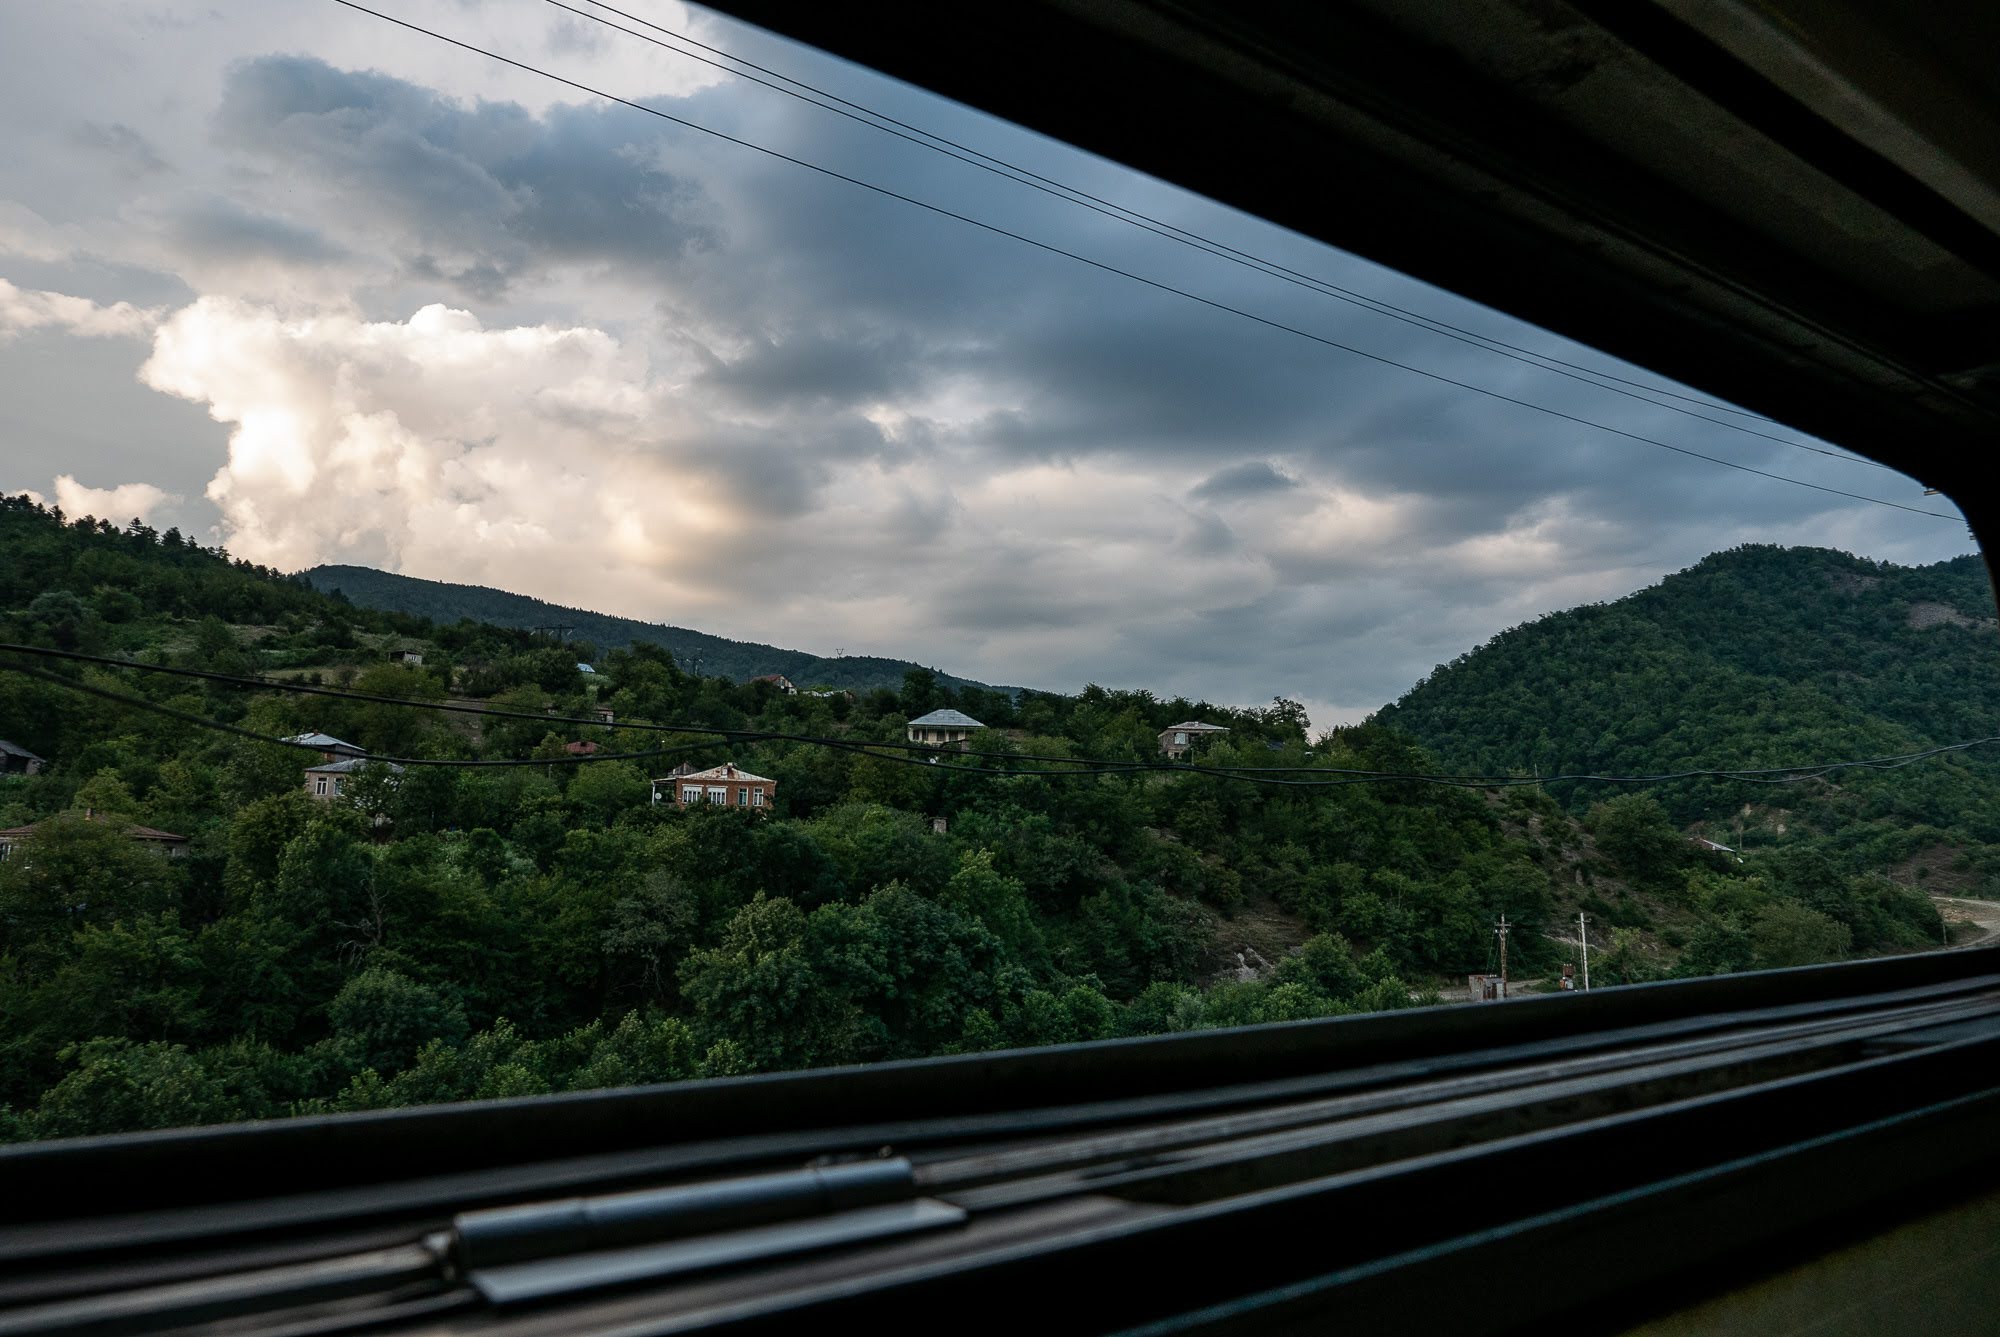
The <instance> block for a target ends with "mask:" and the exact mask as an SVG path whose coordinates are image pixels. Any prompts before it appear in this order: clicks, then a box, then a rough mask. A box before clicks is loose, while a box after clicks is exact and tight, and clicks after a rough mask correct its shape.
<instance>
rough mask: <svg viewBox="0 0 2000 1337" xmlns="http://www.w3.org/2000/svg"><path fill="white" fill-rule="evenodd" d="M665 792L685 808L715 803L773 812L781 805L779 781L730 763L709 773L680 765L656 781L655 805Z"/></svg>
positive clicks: (754, 810)
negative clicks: (753, 773)
mask: <svg viewBox="0 0 2000 1337" xmlns="http://www.w3.org/2000/svg"><path fill="white" fill-rule="evenodd" d="M663 789H664V790H665V792H666V793H667V794H668V795H669V796H670V797H671V798H672V799H673V801H674V803H675V805H676V806H678V807H682V808H692V807H695V806H697V805H699V804H715V805H718V806H721V807H725V808H747V809H749V810H750V811H752V812H769V811H770V810H771V808H772V807H773V806H775V805H776V803H777V795H778V782H777V781H776V780H773V779H771V778H770V777H769V776H767V775H752V774H751V773H750V772H749V771H746V770H744V769H743V768H742V767H740V766H738V765H737V764H736V763H735V762H733V761H726V762H724V763H723V764H722V765H720V766H711V767H710V768H709V769H707V770H705V771H696V770H688V769H685V768H683V767H680V766H676V767H675V768H674V773H673V774H672V775H668V776H663V777H661V778H660V779H658V780H655V781H653V802H655V803H658V802H659V801H660V795H661V791H662V790H663Z"/></svg>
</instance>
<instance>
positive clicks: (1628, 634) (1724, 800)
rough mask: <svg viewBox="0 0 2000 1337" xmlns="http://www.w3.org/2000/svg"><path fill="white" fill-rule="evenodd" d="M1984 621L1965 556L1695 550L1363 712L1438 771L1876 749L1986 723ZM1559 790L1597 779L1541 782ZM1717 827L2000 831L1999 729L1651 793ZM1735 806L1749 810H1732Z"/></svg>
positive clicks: (1990, 702) (1726, 761)
mask: <svg viewBox="0 0 2000 1337" xmlns="http://www.w3.org/2000/svg"><path fill="white" fill-rule="evenodd" d="M1996 651H2000V635H1996V631H1995V625H1994V619H1993V593H1992V589H1991V587H1990V585H1989V584H1988V580H1987V575H1986V570H1985V568H1984V566H1983V565H1982V563H1981V562H1980V560H1979V558H1977V557H1975V556H1965V557H1958V558H1953V559H1951V560H1949V561H1945V562H1939V563H1935V564H1933V565H1929V566H1918V567H1905V566H1897V565H1894V564H1892V563H1887V562H1879V561H1871V560H1867V559H1864V558H1859V557H1855V556H1852V555H1850V554H1848V553H1844V552H1836V551H1832V550H1829V549H1823V548H1780V547H1773V546H1765V545H1753V546H1745V547H1740V548H1735V549H1731V550H1729V551H1726V552H1719V553H1714V554H1711V555H1710V556H1708V557H1706V558H1704V559H1702V560H1701V561H1700V562H1698V563H1696V564H1695V565H1694V566H1692V567H1689V568H1688V569H1686V570H1684V571H1681V572H1677V573H1675V574H1673V575H1670V576H1668V577H1667V578H1666V579H1665V580H1663V581H1661V582H1660V583H1659V584H1658V585H1654V586H1651V587H1649V588H1647V589H1643V590H1639V591H1636V592H1634V593H1632V594H1629V595H1627V596H1625V597H1624V598H1621V599H1617V600H1614V601H1612V602H1610V603H1605V604H1592V605H1586V606H1584V607H1580V608H1572V609H1569V610H1566V611H1563V612H1558V613H1551V614H1549V615H1547V616H1545V617H1542V618H1539V619H1537V620H1535V621H1533V622H1529V623H1525V624H1523V625H1521V626H1518V627H1515V628H1512V629H1511V630H1508V631H1505V632H1502V633H1501V634H1499V635H1498V636H1495V637H1494V638H1493V639H1492V640H1490V641H1488V642H1487V643H1486V644H1485V645H1483V646H1480V647H1478V648H1477V649H1474V650H1472V651H1469V652H1468V653H1466V654H1464V655H1461V656H1460V657H1459V658H1457V659H1455V660H1453V661H1452V662H1450V663H1449V664H1443V665H1440V666H1439V667H1438V668H1437V669H1436V670H1435V671H1434V672H1432V673H1431V674H1430V675H1429V676H1428V677H1426V678H1425V679H1424V680H1423V681H1421V682H1419V683H1418V684H1416V685H1415V686H1414V687H1412V688H1411V689H1410V691H1409V692H1407V693H1406V694H1405V695H1404V696H1403V697H1402V698H1401V699H1400V700H1399V701H1397V702H1395V703H1394V704H1392V705H1390V706H1386V707H1384V708H1383V709H1382V710H1381V711H1380V712H1379V713H1378V714H1377V716H1376V717H1375V718H1376V720H1377V722H1379V723H1381V724H1384V725H1387V726H1389V727H1391V728H1395V729H1398V730H1400V731H1402V732H1404V733H1406V734H1408V735H1410V736H1411V737H1413V738H1414V739H1416V740H1417V741H1418V742H1420V743H1421V744H1422V745H1423V746H1424V747H1426V748H1427V749H1428V750H1429V751H1431V752H1432V753H1434V754H1435V755H1436V756H1437V758H1438V759H1439V761H1440V762H1441V763H1442V764H1443V765H1444V766H1446V767H1447V768H1448V769H1450V770H1452V771H1455V772H1478V773H1482V774H1487V773H1499V774H1521V775H1535V774H1539V775H1551V774H1558V773H1571V774H1575V773H1596V774H1627V775H1630V774H1664V773H1673V772H1680V771H1685V770H1695V769H1730V770H1738V769H1749V768H1765V767H1779V766H1793V765H1798V764H1800V763H1803V762H1809V761H1832V760H1846V759H1860V758H1867V757H1878V756H1889V755H1895V754H1903V753H1909V752H1915V751H1920V750H1923V749H1926V748H1933V747H1941V746H1945V745H1949V744H1953V743H1958V742H1963V741H1967V740H1971V739H1978V738H1983V737H1987V736H1989V735H1992V734H1994V733H1996V732H2000V730H1996V729H1995V727H1994V725H1995V723H1996V721H2000V654H1996ZM1552 791H1553V792H1555V793H1556V795H1557V796H1558V797H1559V798H1561V799H1563V800H1564V801H1565V802H1567V803H1568V804H1569V805H1570V806H1571V807H1572V808H1575V807H1578V806H1580V805H1581V804H1583V803H1585V802H1587V801H1590V800H1593V799H1596V798H1601V797H1602V796H1603V792H1604V790H1603V786H1602V785H1593V786H1580V785H1572V786H1563V785H1556V786H1552ZM1650 792H1651V793H1652V794H1653V795H1654V797H1655V798H1657V799H1658V800H1659V801H1660V802H1661V803H1662V804H1663V805H1665V807H1666V808H1667V809H1668V811H1669V812H1670V813H1671V815H1672V816H1673V818H1674V819H1675V820H1676V821H1678V822H1680V823H1682V824H1684V825H1692V824H1697V823H1700V824H1707V825H1709V826H1712V827H1714V828H1716V829H1717V831H1718V833H1721V832H1728V831H1733V830H1735V829H1737V828H1738V827H1739V826H1740V827H1742V828H1743V829H1744V830H1745V831H1746V832H1747V834H1746V838H1752V837H1754V835H1755V828H1757V827H1759V826H1760V825H1765V826H1771V825H1774V824H1782V823H1783V822H1784V820H1785V818H1784V817H1783V816H1774V815H1773V814H1783V813H1791V814H1793V815H1794V816H1795V817H1796V818H1802V819H1804V820H1807V821H1808V822H1810V823H1812V824H1814V825H1815V826H1817V827H1818V828H1820V829H1821V830H1823V831H1826V832H1828V833H1833V834H1837V835H1839V836H1840V837H1841V838H1842V839H1848V840H1851V839H1853V838H1855V837H1856V833H1857V831H1858V830H1860V829H1863V828H1869V827H1871V826H1879V825H1883V824H1900V825H1901V827H1902V828H1903V829H1904V830H1905V831H1908V830H1909V829H1910V828H1911V827H1916V826H1921V827H1929V828H1939V829H1942V830H1946V831H1950V832H1951V833H1953V834H1954V835H1955V836H1957V837H1959V838H1962V839H1967V840H1973V841H1980V842H1987V841H1995V840H2000V749H1985V750H1981V749H1971V750H1968V751H1965V752H1962V753H1955V754H1951V755H1950V756H1948V757H1945V758H1940V759H1937V760H1933V761H1925V762H1923V763H1921V764H1918V765H1914V766H1911V767H1907V768H1902V769H1897V770H1894V771H1888V772H1880V771H1854V770H1850V771H1844V772H1839V773H1835V774H1832V775H1829V776H1828V777H1827V778H1826V780H1824V781H1813V782H1809V783H1802V784H1787V785H1765V786H1751V785H1748V784H1745V783H1744V782H1741V781H1732V782H1722V781H1714V780H1687V781H1680V782H1675V783H1672V784H1667V785H1662V786H1659V787H1657V788H1655V789H1653V790H1651V791H1650ZM1746 810H1747V817H1746Z"/></svg>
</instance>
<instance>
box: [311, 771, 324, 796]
mask: <svg viewBox="0 0 2000 1337" xmlns="http://www.w3.org/2000/svg"><path fill="white" fill-rule="evenodd" d="M313 793H315V794H319V795H322V796H323V795H324V794H325V793H326V777H325V776H324V775H315V776H314V777H313Z"/></svg>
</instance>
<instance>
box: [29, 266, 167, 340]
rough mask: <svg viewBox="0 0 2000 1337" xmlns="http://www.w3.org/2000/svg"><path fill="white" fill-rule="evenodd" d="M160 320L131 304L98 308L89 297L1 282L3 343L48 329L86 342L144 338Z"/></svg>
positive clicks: (151, 313) (153, 312)
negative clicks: (89, 340)
mask: <svg viewBox="0 0 2000 1337" xmlns="http://www.w3.org/2000/svg"><path fill="white" fill-rule="evenodd" d="M159 320H160V313H159V312H158V311H152V310H145V309H141V308H139V307H136V306H133V305H132V304H131V303H130V302H119V303H117V304H115V305H113V306H99V305H98V304H97V303H96V302H93V301H91V300H90V299H89V298H87V297H72V296H70V295H69V294H68V293H60V292H43V291H41V290H40V289H37V288H17V287H15V286H14V285H13V284H11V283H9V282H8V281H7V280H6V279H0V339H7V338H11V337H13V336H15V335H18V334H26V333H28V332H29V331H31V330H47V329H53V330H61V331H63V332H65V333H68V334H74V335H79V336H82V337H86V338H100V339H101V338H121V337H126V336H130V335H139V334H144V333H146V332H147V331H148V330H150V329H152V328H153V326H154V325H156V324H158V323H159Z"/></svg>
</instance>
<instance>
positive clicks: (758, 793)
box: [0, 789, 764, 857]
mask: <svg viewBox="0 0 2000 1337" xmlns="http://www.w3.org/2000/svg"><path fill="white" fill-rule="evenodd" d="M750 806H751V807H753V808H761V807H763V806H764V791H763V790H761V789H753V790H751V791H750ZM0 857H4V856H0Z"/></svg>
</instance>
